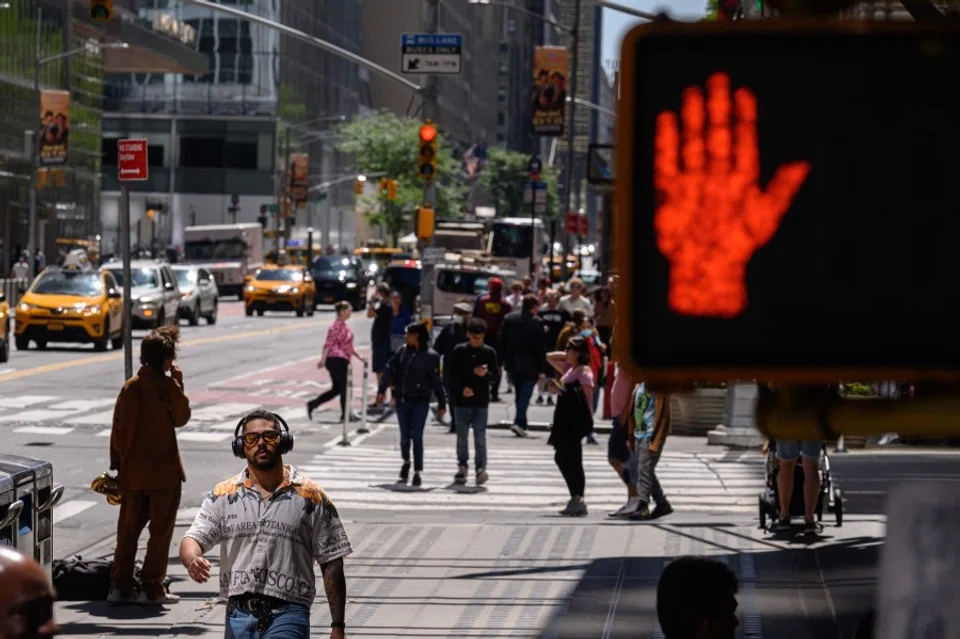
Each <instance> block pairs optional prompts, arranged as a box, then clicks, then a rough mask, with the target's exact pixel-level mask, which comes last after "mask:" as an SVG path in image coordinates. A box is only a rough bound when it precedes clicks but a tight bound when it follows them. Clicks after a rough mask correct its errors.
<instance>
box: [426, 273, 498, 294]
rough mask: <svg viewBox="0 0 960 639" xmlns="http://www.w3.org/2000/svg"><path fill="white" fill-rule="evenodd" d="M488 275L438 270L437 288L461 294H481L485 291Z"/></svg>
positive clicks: (488, 279)
mask: <svg viewBox="0 0 960 639" xmlns="http://www.w3.org/2000/svg"><path fill="white" fill-rule="evenodd" d="M490 277H491V276H490V275H488V274H486V273H462V272H457V271H440V273H438V274H437V288H438V289H440V290H441V291H443V292H445V293H459V294H462V295H482V294H484V293H486V292H487V282H489V281H490Z"/></svg>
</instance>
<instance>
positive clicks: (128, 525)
mask: <svg viewBox="0 0 960 639" xmlns="http://www.w3.org/2000/svg"><path fill="white" fill-rule="evenodd" d="M180 490H181V488H180V486H179V485H178V486H177V487H176V488H174V489H171V490H151V491H143V490H130V491H123V493H122V496H121V500H120V519H119V520H118V521H117V548H116V550H115V551H114V553H113V567H112V568H111V569H110V580H111V581H112V582H113V583H115V584H117V585H118V586H120V588H121V589H123V590H129V589H130V588H131V587H132V586H133V567H134V562H135V561H136V559H137V542H139V541H140V533H142V532H143V529H144V527H146V525H147V522H148V521H149V522H150V528H149V532H150V540H149V541H148V542H147V556H146V557H145V558H144V560H143V570H142V571H141V572H140V583H141V584H142V585H143V587H144V590H147V591H152V592H156V591H157V590H158V589H159V588H160V585H161V584H162V583H163V580H164V579H166V577H167V560H168V557H169V555H170V541H171V540H172V539H173V528H174V525H175V524H176V522H177V510H178V509H179V508H180Z"/></svg>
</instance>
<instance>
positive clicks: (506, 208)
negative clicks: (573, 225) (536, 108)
mask: <svg viewBox="0 0 960 639" xmlns="http://www.w3.org/2000/svg"><path fill="white" fill-rule="evenodd" d="M528 162H530V156H529V155H526V154H524V153H517V152H516V151H508V150H507V149H504V148H502V147H492V148H490V149H488V150H487V165H486V166H485V167H484V169H483V170H482V171H481V172H480V184H481V185H482V186H483V188H484V189H485V190H486V191H487V193H489V194H490V199H491V201H492V202H491V203H492V204H493V206H495V207H496V209H497V215H501V216H507V215H514V216H516V215H520V216H526V215H529V214H530V205H529V204H524V203H523V189H524V185H525V184H526V183H527V182H528V181H529V177H528V175H527V164H528ZM540 180H541V181H543V182H546V184H547V211H548V212H549V214H550V215H551V216H552V215H556V212H557V203H558V202H557V176H556V173H555V172H554V171H553V169H551V168H550V167H547V166H544V167H543V173H542V174H541V175H540Z"/></svg>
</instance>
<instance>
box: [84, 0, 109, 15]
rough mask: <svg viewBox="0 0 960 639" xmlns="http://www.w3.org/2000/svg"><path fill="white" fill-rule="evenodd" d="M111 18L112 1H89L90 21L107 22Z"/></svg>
mask: <svg viewBox="0 0 960 639" xmlns="http://www.w3.org/2000/svg"><path fill="white" fill-rule="evenodd" d="M112 16H113V0H90V19H91V20H109V19H110V18H111V17H112Z"/></svg>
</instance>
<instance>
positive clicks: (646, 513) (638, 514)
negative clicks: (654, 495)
mask: <svg viewBox="0 0 960 639" xmlns="http://www.w3.org/2000/svg"><path fill="white" fill-rule="evenodd" d="M627 519H629V520H630V521H650V520H651V519H653V513H652V512H650V507H649V506H646V505H644V504H642V503H641V507H640V508H637V510H636V511H635V512H633V513H632V514H630V515H629V516H628V517H627Z"/></svg>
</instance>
